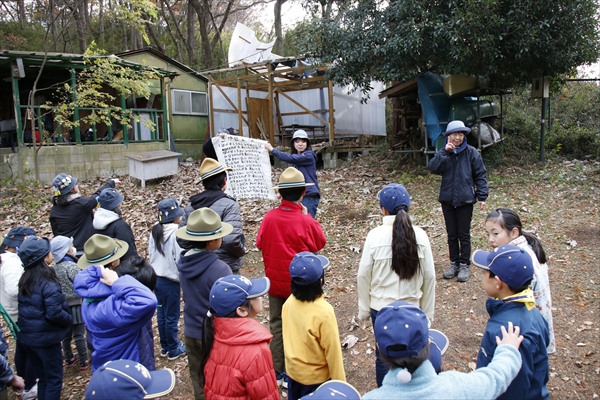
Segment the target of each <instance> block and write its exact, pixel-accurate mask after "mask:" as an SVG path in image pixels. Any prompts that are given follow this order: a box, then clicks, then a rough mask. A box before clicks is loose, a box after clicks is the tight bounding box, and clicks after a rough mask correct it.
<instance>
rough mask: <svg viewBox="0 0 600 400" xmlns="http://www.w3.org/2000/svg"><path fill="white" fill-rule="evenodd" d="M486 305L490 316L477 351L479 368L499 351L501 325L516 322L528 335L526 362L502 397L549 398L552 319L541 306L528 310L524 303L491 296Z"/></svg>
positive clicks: (523, 345) (523, 346)
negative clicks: (550, 321)
mask: <svg viewBox="0 0 600 400" xmlns="http://www.w3.org/2000/svg"><path fill="white" fill-rule="evenodd" d="M486 308H487V311H488V314H489V315H490V319H489V321H488V323H487V326H486V327H485V332H484V334H483V339H481V348H480V350H479V354H478V355H477V368H481V367H487V366H488V364H490V362H491V361H492V357H493V356H494V352H495V351H496V347H497V344H496V336H498V337H502V332H501V330H500V328H501V327H502V326H505V327H506V326H507V325H508V322H509V321H510V322H512V323H513V324H514V326H518V327H519V328H521V335H523V337H524V338H525V339H524V340H523V342H522V343H521V345H520V346H519V352H520V353H521V359H522V360H523V365H522V366H521V370H520V371H519V373H518V374H517V376H516V378H515V379H514V380H513V381H512V382H511V384H510V385H509V386H508V389H506V392H504V394H502V395H501V396H500V397H498V399H503V400H513V399H548V396H549V395H548V388H547V387H546V383H547V382H548V379H549V376H548V372H549V371H548V370H549V367H550V365H549V363H548V353H547V351H546V347H547V346H548V342H549V340H550V336H549V333H548V323H547V322H546V320H545V319H544V318H543V317H542V315H541V314H540V313H539V311H538V310H537V308H533V309H531V310H527V307H526V306H525V304H524V303H518V302H509V303H506V302H504V301H502V300H495V299H492V298H488V299H487V302H486Z"/></svg>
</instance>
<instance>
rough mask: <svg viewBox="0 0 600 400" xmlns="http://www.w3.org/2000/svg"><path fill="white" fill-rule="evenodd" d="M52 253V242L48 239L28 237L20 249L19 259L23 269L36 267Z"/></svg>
mask: <svg viewBox="0 0 600 400" xmlns="http://www.w3.org/2000/svg"><path fill="white" fill-rule="evenodd" d="M48 253H50V241H49V240H48V239H47V238H39V237H35V236H34V237H28V238H27V239H25V241H24V242H23V244H22V245H21V246H20V247H19V258H21V262H22V263H23V268H30V267H34V266H36V265H37V264H38V263H39V262H40V261H42V260H43V259H44V258H45V257H46V256H47V255H48Z"/></svg>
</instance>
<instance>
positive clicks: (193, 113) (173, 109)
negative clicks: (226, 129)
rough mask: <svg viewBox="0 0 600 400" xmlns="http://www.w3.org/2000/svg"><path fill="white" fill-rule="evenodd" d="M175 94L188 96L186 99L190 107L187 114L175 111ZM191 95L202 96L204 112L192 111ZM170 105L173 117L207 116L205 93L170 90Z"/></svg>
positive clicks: (206, 96)
mask: <svg viewBox="0 0 600 400" xmlns="http://www.w3.org/2000/svg"><path fill="white" fill-rule="evenodd" d="M177 92H181V93H186V94H187V95H188V96H189V97H188V101H189V106H190V111H189V112H185V111H177V110H175V96H176V95H177ZM192 94H199V95H201V96H204V99H205V104H206V111H205V112H194V111H192ZM171 104H172V107H171V112H172V114H173V115H190V116H208V94H207V93H206V92H200V91H196V90H185V89H174V88H171Z"/></svg>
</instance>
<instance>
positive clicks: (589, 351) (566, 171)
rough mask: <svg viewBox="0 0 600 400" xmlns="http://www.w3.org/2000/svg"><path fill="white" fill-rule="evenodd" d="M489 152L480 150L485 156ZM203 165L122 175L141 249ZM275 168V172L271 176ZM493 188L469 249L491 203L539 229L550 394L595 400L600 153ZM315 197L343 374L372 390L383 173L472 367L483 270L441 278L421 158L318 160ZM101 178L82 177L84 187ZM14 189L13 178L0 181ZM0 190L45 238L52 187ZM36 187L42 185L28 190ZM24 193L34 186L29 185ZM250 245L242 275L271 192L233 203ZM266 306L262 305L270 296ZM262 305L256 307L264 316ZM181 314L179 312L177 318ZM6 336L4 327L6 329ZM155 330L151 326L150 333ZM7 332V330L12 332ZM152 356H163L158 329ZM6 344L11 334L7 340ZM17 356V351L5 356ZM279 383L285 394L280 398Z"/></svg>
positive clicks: (428, 181)
mask: <svg viewBox="0 0 600 400" xmlns="http://www.w3.org/2000/svg"><path fill="white" fill-rule="evenodd" d="M484 161H485V154H484ZM198 168H199V164H198V163H191V162H190V163H184V164H182V166H181V167H180V174H179V176H177V177H173V178H170V179H165V180H162V181H158V182H154V184H151V185H149V186H148V187H147V188H146V189H145V190H142V189H140V188H139V186H137V185H136V184H135V183H133V182H129V180H128V179H127V177H120V178H121V179H122V181H123V186H121V187H120V188H119V189H120V191H121V192H122V193H123V194H124V195H125V201H124V203H123V206H122V209H123V215H124V218H125V219H126V220H127V221H128V222H129V223H130V224H131V225H132V228H133V230H134V233H135V235H136V240H137V243H138V249H139V250H140V251H142V252H144V251H145V249H146V247H147V241H148V235H149V232H150V227H151V225H152V224H153V223H154V222H155V218H156V217H155V215H156V213H155V207H156V204H157V203H158V201H160V200H161V199H163V198H164V197H174V198H178V199H179V198H181V199H183V200H184V202H185V200H187V198H188V197H189V196H190V195H192V194H194V193H196V192H198V191H199V190H200V188H201V183H200V179H199V174H198ZM280 173H281V170H274V175H275V176H274V180H275V179H276V177H277V176H278V175H279V174H280ZM488 175H489V176H488V180H489V182H490V197H489V199H488V201H487V205H486V210H485V211H479V210H476V211H475V213H474V217H473V224H472V232H471V234H472V242H473V249H478V248H481V249H489V246H488V244H487V242H486V240H485V238H484V234H483V221H484V219H485V216H486V214H487V212H488V211H491V210H493V209H494V208H497V207H509V208H513V209H515V210H517V212H518V213H519V215H520V217H521V219H522V222H523V224H524V228H525V229H526V230H530V231H535V232H536V233H537V234H538V235H539V237H540V239H541V241H542V244H543V246H544V249H545V251H546V254H547V255H548V256H549V262H548V266H549V275H550V283H551V290H552V299H553V316H554V330H555V335H556V340H557V351H556V353H555V354H553V355H551V356H550V381H549V383H548V388H549V391H550V394H551V397H552V398H557V399H562V398H569V399H580V398H581V399H592V398H597V397H598V396H599V395H600V354H599V353H600V347H599V345H600V306H599V305H600V301H599V284H600V265H599V264H600V215H599V210H600V208H599V206H598V204H599V203H600V162H598V161H592V160H588V161H577V160H575V161H561V162H554V163H548V164H545V165H543V164H536V165H530V166H528V167H526V168H524V167H512V168H502V169H490V170H489V171H488ZM318 177H319V184H320V186H321V190H322V195H323V196H322V201H321V204H320V206H319V214H318V215H317V220H319V222H321V225H322V228H323V231H324V232H325V234H326V236H327V246H326V247H325V249H324V250H323V252H322V253H321V254H323V255H325V256H327V257H329V259H330V261H331V265H332V267H331V269H330V270H329V271H328V272H327V275H326V296H327V300H328V301H329V302H330V303H331V304H332V305H333V307H334V309H335V311H336V315H337V320H338V325H339V331H340V339H341V341H343V340H344V339H345V338H346V337H347V336H348V335H354V336H356V337H357V338H358V339H359V341H358V343H357V344H356V345H355V346H353V347H352V348H350V349H345V350H344V352H343V354H344V364H345V368H346V376H347V380H348V382H350V383H351V384H353V385H354V386H355V387H356V388H357V389H358V390H359V391H360V392H361V393H365V392H367V391H369V390H372V389H374V388H375V354H374V346H375V342H374V338H373V332H372V327H371V323H370V322H361V321H357V320H356V315H357V292H356V273H357V270H358V262H359V259H360V252H361V251H362V246H363V243H364V239H365V237H366V235H367V233H368V231H369V230H370V229H372V228H373V227H375V226H377V225H378V224H379V223H380V221H381V218H380V217H381V215H380V211H379V207H378V202H377V200H376V194H377V192H378V190H380V189H381V188H382V187H383V186H385V185H386V184H387V183H389V182H396V183H402V184H404V185H405V186H406V188H407V189H408V191H409V193H410V194H411V197H412V205H411V210H410V214H411V215H412V217H413V223H414V224H416V225H418V226H420V227H422V228H424V229H425V230H426V232H427V233H428V235H429V238H430V241H431V246H432V250H433V254H434V260H435V265H436V274H437V285H436V308H435V310H436V311H435V320H434V322H433V324H432V327H433V328H436V329H439V330H441V331H443V332H445V333H446V335H447V336H448V337H449V339H450V349H449V350H448V352H447V354H446V355H445V357H444V363H445V365H446V368H447V369H455V370H458V371H463V372H468V371H470V370H471V369H472V368H474V363H475V360H476V357H477V352H478V349H479V344H480V341H481V336H482V333H483V331H484V328H485V324H486V321H487V319H488V316H487V313H486V310H485V300H486V295H485V292H484V291H483V288H482V287H481V284H480V282H481V273H480V272H479V271H477V270H472V272H471V279H469V281H468V282H466V283H458V282H457V281H456V280H445V279H443V278H442V272H443V270H444V269H445V268H446V267H447V265H448V262H449V261H448V255H447V245H446V233H445V228H444V223H443V218H442V212H441V207H440V205H439V203H438V202H437V194H438V187H439V181H440V179H439V177H436V176H433V175H431V174H429V173H428V171H427V170H426V169H425V168H423V167H418V168H417V167H410V168H409V167H402V166H400V165H399V163H398V161H397V159H396V156H395V155H393V154H389V153H378V154H375V155H371V156H366V157H358V158H356V157H355V158H353V159H352V160H349V161H343V162H342V163H341V165H340V166H339V167H338V168H337V169H335V170H319V171H318ZM100 183H101V181H100V180H87V181H85V182H81V185H80V186H81V188H82V189H83V191H84V192H86V193H88V194H89V193H91V192H93V191H94V190H95V188H96V187H98V186H99V185H100ZM3 189H12V188H3ZM15 190H16V194H17V196H16V197H14V198H9V199H0V201H1V204H2V210H1V211H2V212H3V213H5V217H4V218H3V219H2V221H0V231H2V232H3V233H5V232H7V231H8V229H9V228H10V227H12V226H15V225H20V224H22V225H31V226H32V227H34V228H36V229H37V230H38V234H40V235H46V236H51V231H50V226H49V223H48V213H49V210H50V202H49V198H50V197H49V196H50V192H51V191H50V188H49V187H42V188H40V189H39V192H40V193H39V194H34V195H35V196H41V197H45V199H44V201H43V202H42V203H43V204H42V205H41V207H39V208H38V209H36V210H28V209H27V204H30V202H31V199H29V198H27V197H25V196H26V193H25V192H27V191H19V190H18V189H15ZM35 190H38V189H35ZM27 195H28V196H31V193H28V194H27ZM240 205H241V208H242V214H243V219H244V231H245V234H246V237H247V240H248V242H247V243H248V247H249V249H250V252H249V254H248V255H247V257H246V258H245V261H244V268H243V270H242V271H243V272H242V273H243V274H244V275H246V276H248V277H258V276H262V275H263V273H264V272H263V265H262V259H261V253H260V252H259V251H258V250H257V249H256V247H255V245H254V240H255V237H256V232H257V230H258V227H259V225H260V221H261V219H262V216H263V215H264V214H265V213H266V211H268V210H269V209H270V208H272V207H274V206H276V205H277V203H275V202H258V201H244V200H242V201H240ZM265 306H267V307H268V304H267V302H266V301H265ZM267 316H268V312H263V313H262V314H261V315H259V316H258V317H257V319H258V320H259V321H261V322H262V323H264V324H265V325H266V326H268V318H267ZM180 323H181V324H182V323H183V320H181V322H180ZM4 333H5V334H7V329H4ZM156 335H158V333H156ZM8 336H9V340H10V335H9V334H8ZM156 339H157V340H156V343H157V346H156V348H155V354H158V353H159V351H160V348H159V346H158V336H157V337H156ZM11 342H12V340H11ZM11 359H12V355H11ZM166 366H168V367H170V368H172V369H174V370H175V372H176V374H177V377H178V382H177V387H176V388H175V391H174V393H173V394H172V395H171V396H169V398H171V399H193V391H192V388H191V382H190V379H189V374H188V370H187V359H185V358H184V359H180V360H176V361H171V362H169V361H166V360H165V359H162V358H160V357H158V356H157V368H161V367H166ZM89 377H90V371H89V370H88V371H79V370H77V369H75V370H70V369H66V370H65V378H64V389H63V399H81V398H83V393H84V391H85V385H86V383H87V381H88V380H89ZM285 396H286V393H285V391H283V392H282V397H285Z"/></svg>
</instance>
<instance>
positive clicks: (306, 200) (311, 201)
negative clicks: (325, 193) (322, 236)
mask: <svg viewBox="0 0 600 400" xmlns="http://www.w3.org/2000/svg"><path fill="white" fill-rule="evenodd" d="M320 201H321V198H320V197H319V196H304V197H303V198H302V205H303V206H304V207H306V209H307V210H308V213H309V214H310V215H312V217H313V218H315V219H316V217H317V206H318V205H319V202H320Z"/></svg>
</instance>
